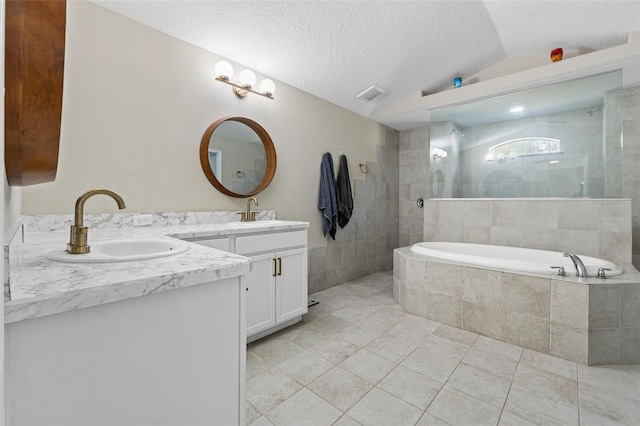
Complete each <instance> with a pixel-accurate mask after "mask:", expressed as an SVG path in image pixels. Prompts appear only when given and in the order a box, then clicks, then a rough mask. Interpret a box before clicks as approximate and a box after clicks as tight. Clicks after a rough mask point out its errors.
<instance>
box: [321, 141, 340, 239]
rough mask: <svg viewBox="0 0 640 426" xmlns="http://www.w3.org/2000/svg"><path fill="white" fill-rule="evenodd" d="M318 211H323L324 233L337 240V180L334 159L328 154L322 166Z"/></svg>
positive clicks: (323, 159)
mask: <svg viewBox="0 0 640 426" xmlns="http://www.w3.org/2000/svg"><path fill="white" fill-rule="evenodd" d="M318 210H322V217H323V219H322V233H323V234H324V236H325V237H326V236H327V232H328V233H329V235H331V238H333V239H334V240H335V239H336V230H337V229H338V202H337V199H336V178H335V174H334V173H333V158H332V157H331V154H330V153H328V152H326V153H325V154H324V155H323V156H322V163H321V164H320V190H319V191H318Z"/></svg>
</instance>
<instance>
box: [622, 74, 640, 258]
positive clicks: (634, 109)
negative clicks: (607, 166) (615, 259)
mask: <svg viewBox="0 0 640 426" xmlns="http://www.w3.org/2000/svg"><path fill="white" fill-rule="evenodd" d="M622 135H623V136H622V196H623V197H625V198H631V226H632V234H633V237H632V241H633V245H632V249H631V250H632V255H633V266H635V267H636V269H640V86H635V87H631V88H628V89H625V90H624V91H623V95H622Z"/></svg>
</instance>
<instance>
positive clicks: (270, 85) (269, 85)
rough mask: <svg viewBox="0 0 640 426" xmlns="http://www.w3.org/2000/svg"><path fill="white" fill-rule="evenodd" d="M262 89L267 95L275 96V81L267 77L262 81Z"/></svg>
mask: <svg viewBox="0 0 640 426" xmlns="http://www.w3.org/2000/svg"><path fill="white" fill-rule="evenodd" d="M260 91H261V92H262V93H263V94H265V95H271V96H273V92H275V91H276V85H275V83H274V82H273V81H271V80H269V79H268V78H265V79H264V80H262V81H261V82H260Z"/></svg>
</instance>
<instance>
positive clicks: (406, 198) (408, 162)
mask: <svg viewBox="0 0 640 426" xmlns="http://www.w3.org/2000/svg"><path fill="white" fill-rule="evenodd" d="M399 146H400V158H399V160H400V200H399V204H400V216H399V219H400V224H399V227H400V229H399V232H400V234H399V239H400V247H404V246H408V245H410V244H413V243H417V242H419V241H423V239H422V238H423V237H422V226H423V220H424V215H423V210H422V209H420V208H419V207H418V206H417V205H416V201H417V200H418V199H419V198H423V199H425V200H427V199H428V198H429V127H420V128H418V129H413V130H405V131H402V132H400V145H399Z"/></svg>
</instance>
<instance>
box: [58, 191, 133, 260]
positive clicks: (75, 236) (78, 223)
mask: <svg viewBox="0 0 640 426" xmlns="http://www.w3.org/2000/svg"><path fill="white" fill-rule="evenodd" d="M98 194H104V195H108V196H109V197H111V198H113V199H114V200H116V203H118V208H119V209H124V208H125V207H126V206H125V205H124V200H123V199H122V197H121V196H119V195H118V194H116V193H115V192H113V191H110V190H108V189H91V190H89V191H87V192H85V193H84V194H82V195H81V196H80V197H78V200H77V201H76V211H75V217H74V221H73V222H74V224H73V226H71V238H70V241H69V244H67V251H68V252H69V253H71V254H82V253H89V251H90V247H89V246H88V245H87V236H88V234H89V229H88V228H87V227H86V226H83V225H82V217H83V214H84V212H83V210H84V203H85V202H86V201H87V200H88V199H89V198H90V197H93V196H94V195H98Z"/></svg>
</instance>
